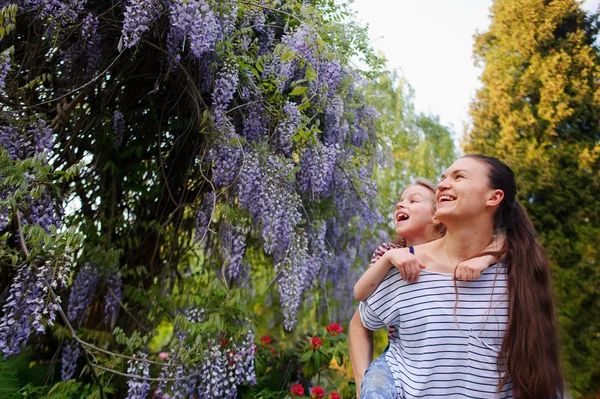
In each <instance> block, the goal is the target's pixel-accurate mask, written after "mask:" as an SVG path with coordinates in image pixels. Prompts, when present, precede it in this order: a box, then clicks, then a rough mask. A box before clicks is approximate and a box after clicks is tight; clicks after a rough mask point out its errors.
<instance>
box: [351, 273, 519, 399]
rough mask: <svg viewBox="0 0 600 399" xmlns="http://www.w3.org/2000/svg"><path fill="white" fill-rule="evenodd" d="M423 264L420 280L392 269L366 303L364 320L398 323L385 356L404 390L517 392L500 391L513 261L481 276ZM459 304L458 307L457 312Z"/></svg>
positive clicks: (407, 394)
mask: <svg viewBox="0 0 600 399" xmlns="http://www.w3.org/2000/svg"><path fill="white" fill-rule="evenodd" d="M457 286H458V301H456V291H455V288H454V282H453V281H452V275H449V274H443V273H435V272H430V271H428V270H422V271H421V276H420V277H419V280H418V281H417V282H416V283H413V284H409V283H407V282H405V281H403V280H402V278H401V277H400V274H399V273H398V270H397V269H396V268H393V269H391V270H390V271H389V272H388V274H387V275H386V277H385V278H384V280H383V281H382V282H381V284H380V285H379V287H378V288H377V290H376V291H375V293H373V295H371V296H370V297H369V298H368V299H367V300H366V301H364V302H361V304H360V315H361V318H362V321H363V324H364V325H365V327H367V328H368V329H371V330H377V329H379V328H381V327H383V326H386V325H393V326H396V327H397V328H396V331H394V333H393V334H392V337H391V339H390V349H389V350H388V352H387V356H386V360H387V361H388V363H389V366H390V369H391V371H392V374H393V375H394V379H395V381H396V388H397V393H398V397H399V398H404V399H409V398H436V397H449V398H512V388H511V385H510V383H509V384H507V385H505V386H504V387H503V389H502V390H501V391H500V392H497V389H498V382H499V377H500V375H499V372H498V366H497V358H498V351H499V349H500V345H501V343H502V338H503V336H504V331H505V329H506V322H507V314H508V295H507V285H506V269H505V267H504V266H503V265H502V264H498V265H495V266H491V267H490V268H489V269H487V270H486V271H484V272H483V273H482V275H481V277H480V278H479V279H478V280H475V281H458V282H457ZM455 306H456V312H455Z"/></svg>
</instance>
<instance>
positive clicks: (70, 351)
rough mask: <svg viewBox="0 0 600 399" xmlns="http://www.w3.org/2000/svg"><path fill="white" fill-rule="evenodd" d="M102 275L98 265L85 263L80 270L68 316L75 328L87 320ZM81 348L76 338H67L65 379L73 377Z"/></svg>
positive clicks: (63, 358) (72, 291) (72, 290)
mask: <svg viewBox="0 0 600 399" xmlns="http://www.w3.org/2000/svg"><path fill="white" fill-rule="evenodd" d="M99 280H100V276H99V275H98V270H97V269H96V265H94V264H93V263H91V262H87V263H85V264H84V265H83V266H82V267H81V268H80V269H79V271H78V273H77V276H76V277H75V280H74V281H73V285H72V286H71V293H70V294H69V307H68V308H67V318H68V319H69V322H70V323H71V325H72V326H73V327H74V328H78V327H80V326H81V325H82V323H83V322H84V321H85V317H86V315H87V310H88V308H89V306H90V304H91V303H92V299H93V298H94V295H96V287H97V286H98V281H99ZM79 354H80V348H79V344H78V343H77V342H76V341H75V340H66V341H65V343H64V346H63V353H62V365H61V366H62V367H61V377H62V380H63V381H66V380H69V379H71V378H72V377H73V374H74V373H75V369H76V366H77V359H78V358H79Z"/></svg>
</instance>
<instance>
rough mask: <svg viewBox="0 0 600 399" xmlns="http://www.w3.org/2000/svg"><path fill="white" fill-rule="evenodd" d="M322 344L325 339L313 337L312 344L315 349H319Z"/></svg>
mask: <svg viewBox="0 0 600 399" xmlns="http://www.w3.org/2000/svg"><path fill="white" fill-rule="evenodd" d="M321 345H323V341H321V338H319V337H313V339H312V341H311V342H310V346H311V347H312V349H313V350H314V351H316V350H318V349H319V348H320V347H321Z"/></svg>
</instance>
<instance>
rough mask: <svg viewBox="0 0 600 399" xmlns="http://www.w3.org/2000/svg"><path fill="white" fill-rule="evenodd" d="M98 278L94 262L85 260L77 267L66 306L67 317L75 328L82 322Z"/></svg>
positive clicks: (94, 292)
mask: <svg viewBox="0 0 600 399" xmlns="http://www.w3.org/2000/svg"><path fill="white" fill-rule="evenodd" d="M99 280H100V276H99V275H98V270H97V268H96V265H95V264H93V263H91V262H86V263H85V264H84V265H83V266H82V267H81V268H80V269H79V271H78V273H77V276H76V277H75V280H74V281H73V285H72V286H71V292H70V294H69V306H68V308H67V318H68V319H69V321H70V322H71V324H72V325H73V327H75V328H77V327H79V326H81V324H82V323H83V322H84V320H85V316H86V315H87V310H88V307H89V306H90V304H91V303H92V299H93V298H94V295H96V288H97V287H98V282H99Z"/></svg>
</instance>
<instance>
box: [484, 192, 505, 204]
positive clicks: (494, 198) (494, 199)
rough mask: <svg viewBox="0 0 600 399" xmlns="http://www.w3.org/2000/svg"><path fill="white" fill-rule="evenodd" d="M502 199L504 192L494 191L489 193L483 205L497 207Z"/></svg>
mask: <svg viewBox="0 0 600 399" xmlns="http://www.w3.org/2000/svg"><path fill="white" fill-rule="evenodd" d="M503 199H504V191H502V190H494V191H491V192H490V196H489V198H488V200H487V202H486V203H485V204H486V206H492V207H493V206H498V205H500V203H501V202H502V200H503Z"/></svg>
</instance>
